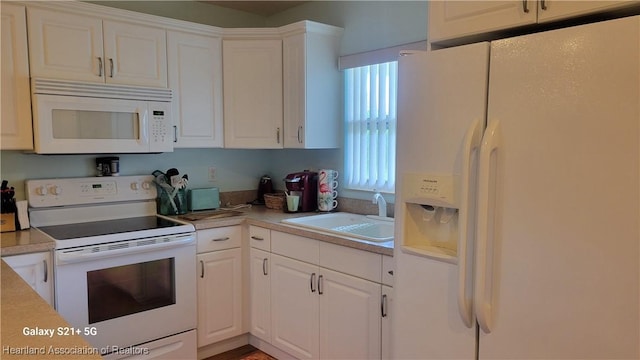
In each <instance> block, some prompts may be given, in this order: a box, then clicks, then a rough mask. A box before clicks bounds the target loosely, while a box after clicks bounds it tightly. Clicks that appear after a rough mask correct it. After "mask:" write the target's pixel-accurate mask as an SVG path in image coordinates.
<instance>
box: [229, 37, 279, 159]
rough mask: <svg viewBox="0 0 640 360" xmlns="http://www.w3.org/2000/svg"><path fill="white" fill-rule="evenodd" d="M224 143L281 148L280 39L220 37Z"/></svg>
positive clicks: (231, 146) (249, 146)
mask: <svg viewBox="0 0 640 360" xmlns="http://www.w3.org/2000/svg"><path fill="white" fill-rule="evenodd" d="M222 48H223V50H222V54H223V55H222V56H223V60H222V61H223V79H224V143H225V147H227V148H257V149H276V148H282V145H283V137H282V136H283V134H282V40H279V39H257V40H236V39H233V40H224V41H223V42H222Z"/></svg>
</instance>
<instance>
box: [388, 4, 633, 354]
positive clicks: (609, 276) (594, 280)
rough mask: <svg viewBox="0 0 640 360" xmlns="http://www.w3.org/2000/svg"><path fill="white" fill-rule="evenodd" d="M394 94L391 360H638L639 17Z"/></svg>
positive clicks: (433, 69) (475, 60) (502, 53)
mask: <svg viewBox="0 0 640 360" xmlns="http://www.w3.org/2000/svg"><path fill="white" fill-rule="evenodd" d="M398 84H399V89H398V133H397V134H398V135H397V136H398V141H397V144H398V145H397V176H398V180H399V181H398V185H397V188H396V205H395V206H396V208H395V214H396V225H395V229H396V230H395V249H394V257H395V262H396V269H395V278H396V280H395V285H394V291H395V295H394V302H393V310H394V312H393V314H394V317H393V319H392V358H394V359H474V358H478V359H638V358H640V295H639V293H640V265H639V264H640V17H637V16H636V17H628V18H623V19H617V20H610V21H606V22H599V23H593V24H588V25H582V26H576V27H570V28H564V29H558V30H552V31H547V32H542V33H537V34H531V35H525V36H520V37H514V38H508V39H502V40H497V41H493V42H490V43H488V42H485V43H477V44H473V45H466V46H459V47H454V48H448V49H442V50H435V51H430V52H422V53H420V52H415V53H407V54H406V55H405V56H401V57H400V60H399V83H398Z"/></svg>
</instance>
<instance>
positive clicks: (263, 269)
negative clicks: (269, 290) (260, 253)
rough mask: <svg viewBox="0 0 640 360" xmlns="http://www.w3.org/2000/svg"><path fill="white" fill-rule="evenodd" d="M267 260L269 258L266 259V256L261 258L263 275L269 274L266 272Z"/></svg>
mask: <svg viewBox="0 0 640 360" xmlns="http://www.w3.org/2000/svg"><path fill="white" fill-rule="evenodd" d="M267 261H269V259H267V258H264V259H262V274H263V275H264V276H267V275H269V274H268V273H267Z"/></svg>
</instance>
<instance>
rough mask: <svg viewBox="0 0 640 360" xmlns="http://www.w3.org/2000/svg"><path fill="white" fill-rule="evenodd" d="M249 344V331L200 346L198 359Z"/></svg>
mask: <svg viewBox="0 0 640 360" xmlns="http://www.w3.org/2000/svg"><path fill="white" fill-rule="evenodd" d="M247 344H249V334H248V333H247V334H242V335H238V336H236V337H232V338H231V339H227V340H222V341H218V342H217V343H214V344H211V345H207V346H203V347H200V348H198V360H202V359H206V358H208V357H211V356H214V355H218V354H222V353H223V352H225V351H229V350H233V349H236V348H239V347H241V346H244V345H247ZM254 346H255V345H254ZM256 347H257V346H256ZM278 359H280V358H278Z"/></svg>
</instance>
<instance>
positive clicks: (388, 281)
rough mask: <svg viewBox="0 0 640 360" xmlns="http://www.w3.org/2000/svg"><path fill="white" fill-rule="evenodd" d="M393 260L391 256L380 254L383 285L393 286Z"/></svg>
mask: <svg viewBox="0 0 640 360" xmlns="http://www.w3.org/2000/svg"><path fill="white" fill-rule="evenodd" d="M394 267H395V262H394V261H393V256H386V255H382V283H383V284H385V285H389V286H393V281H394V277H393V271H394V270H393V269H394Z"/></svg>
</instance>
